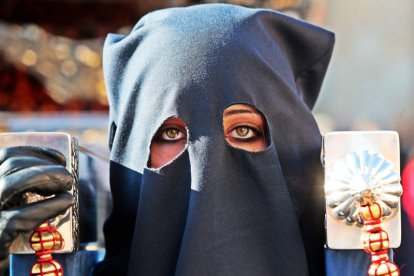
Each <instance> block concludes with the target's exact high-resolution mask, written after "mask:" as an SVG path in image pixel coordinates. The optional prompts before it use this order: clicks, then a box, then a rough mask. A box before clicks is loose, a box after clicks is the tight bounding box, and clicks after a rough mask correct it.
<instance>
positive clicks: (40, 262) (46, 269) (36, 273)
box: [30, 222, 64, 276]
mask: <svg viewBox="0 0 414 276" xmlns="http://www.w3.org/2000/svg"><path fill="white" fill-rule="evenodd" d="M30 247H31V248H32V249H33V250H34V251H36V256H37V260H36V262H35V263H34V265H33V266H32V269H31V271H30V276H63V268H62V265H61V264H60V263H59V262H57V261H55V260H53V257H52V251H53V250H59V249H62V248H63V247H64V240H63V237H62V235H61V234H60V233H59V232H58V231H57V230H56V227H54V226H51V225H49V223H48V222H45V223H43V224H41V225H40V226H39V227H38V228H36V229H35V230H34V231H33V233H32V235H31V237H30Z"/></svg>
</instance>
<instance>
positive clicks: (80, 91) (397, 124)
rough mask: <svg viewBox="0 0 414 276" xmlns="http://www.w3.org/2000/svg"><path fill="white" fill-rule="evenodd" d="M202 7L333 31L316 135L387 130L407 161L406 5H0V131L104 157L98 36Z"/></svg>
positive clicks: (168, 0) (411, 137)
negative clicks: (395, 135) (147, 17)
mask: <svg viewBox="0 0 414 276" xmlns="http://www.w3.org/2000/svg"><path fill="white" fill-rule="evenodd" d="M206 2H227V3H233V4H240V5H245V6H251V7H266V8H270V9H274V10H278V11H281V12H284V13H287V14H289V15H292V16H295V17H297V18H301V19H304V20H307V21H310V22H311V23H314V24H316V25H319V26H322V27H325V28H328V29H330V30H332V31H333V32H335V34H336V46H335V49H334V54H333V58H332V63H331V65H330V67H329V69H328V73H327V77H326V79H325V82H324V84H323V87H322V91H321V94H320V98H319V100H318V102H317V105H316V107H315V109H314V114H315V116H316V118H317V121H318V123H319V125H320V128H321V130H322V131H323V132H326V131H332V130H375V129H383V130H397V131H398V132H399V134H400V139H401V141H400V143H401V168H405V165H406V164H407V163H408V162H409V161H410V160H412V158H413V153H414V150H413V149H414V147H413V145H414V123H413V122H414V108H413V104H414V93H413V92H414V46H413V45H414V16H413V15H414V1H410V0H400V1H387V0H365V1H359V0H347V1H327V0H229V1H211V0H210V1H197V0H153V1H144V0H59V1H58V0H2V1H1V2H0V131H26V130H34V131H66V132H70V133H72V134H74V135H75V136H76V137H78V138H79V140H80V143H81V144H82V145H84V146H87V147H88V148H92V149H94V150H96V151H98V152H99V153H100V154H102V155H104V156H105V155H107V146H106V143H107V138H106V137H107V110H108V102H107V99H106V93H105V85H104V83H103V79H102V72H101V65H102V64H101V50H102V44H103V40H104V38H105V36H106V34H107V33H109V32H117V33H128V31H129V30H130V29H131V27H132V26H133V24H135V23H136V22H137V21H138V19H139V18H140V17H142V16H143V15H144V14H146V13H147V12H149V11H151V10H155V9H160V8H165V7H171V6H186V5H193V4H200V3H206ZM411 167H412V168H413V169H414V166H411ZM413 169H412V170H413ZM403 181H405V182H407V183H408V181H409V180H403ZM410 181H412V182H414V177H411V180H410ZM407 183H404V185H408V184H407ZM413 185H414V184H413ZM406 191H410V189H409V188H406ZM413 194H414V192H413ZM404 196H407V198H408V196H410V195H409V193H407V192H406V193H405V195H404ZM411 197H412V198H413V202H414V196H411ZM410 201H411V200H406V202H410ZM404 207H405V208H406V210H408V211H407V212H405V211H404V212H403V221H404V227H406V228H407V229H411V228H410V227H409V225H410V224H409V221H411V222H412V224H413V225H414V214H412V215H411V216H410V215H409V214H410V212H411V211H410V210H413V209H414V206H413V208H411V207H410V206H409V203H406V205H405V206H404ZM412 213H414V211H413V212H412ZM410 231H411V230H407V231H405V232H403V246H402V248H401V249H400V250H397V251H396V252H397V253H396V255H395V256H396V258H397V260H398V262H400V265H401V266H402V271H403V272H404V273H403V275H414V271H412V270H411V271H410V266H412V264H410V257H409V255H407V254H405V253H404V251H405V250H409V249H408V248H409V247H411V246H412V245H414V243H413V241H412V234H411V233H410ZM407 233H408V234H407ZM411 248H412V247H411ZM407 252H408V251H407ZM411 258H414V257H411ZM411 262H412V263H414V260H413V259H411ZM411 269H412V268H411Z"/></svg>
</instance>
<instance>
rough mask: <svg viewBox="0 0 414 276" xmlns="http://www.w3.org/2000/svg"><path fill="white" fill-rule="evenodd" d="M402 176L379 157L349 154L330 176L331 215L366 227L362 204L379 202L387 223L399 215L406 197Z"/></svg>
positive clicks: (362, 152)
mask: <svg viewBox="0 0 414 276" xmlns="http://www.w3.org/2000/svg"><path fill="white" fill-rule="evenodd" d="M400 181H401V179H400V175H399V173H398V172H396V171H395V169H394V166H393V164H392V162H390V161H389V160H386V159H385V158H384V157H383V156H381V155H380V154H378V153H373V152H368V151H361V152H352V153H350V154H347V155H346V156H345V157H344V158H343V159H340V160H338V161H336V162H335V163H334V166H333V168H332V169H331V170H330V171H328V172H327V174H326V183H325V194H326V204H327V206H328V207H329V208H330V215H332V216H334V217H335V218H337V219H339V220H342V221H344V222H345V223H346V224H349V225H357V226H362V225H363V220H362V218H361V217H360V215H359V208H360V205H361V204H367V203H370V202H374V201H376V202H378V204H380V206H381V208H382V215H383V218H384V219H388V218H391V217H393V215H394V214H395V213H396V212H397V208H398V205H399V202H400V196H401V194H402V186H401V183H400Z"/></svg>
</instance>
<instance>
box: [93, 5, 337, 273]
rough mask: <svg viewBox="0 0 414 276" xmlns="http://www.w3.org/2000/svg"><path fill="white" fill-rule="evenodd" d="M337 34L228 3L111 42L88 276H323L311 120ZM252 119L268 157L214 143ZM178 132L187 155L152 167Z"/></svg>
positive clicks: (152, 18) (178, 13) (164, 19)
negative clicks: (105, 198)
mask: <svg viewBox="0 0 414 276" xmlns="http://www.w3.org/2000/svg"><path fill="white" fill-rule="evenodd" d="M333 42H334V36H333V34H332V33H330V32H328V31H326V30H323V29H321V28H318V27H315V26H312V25H310V24H307V23H305V22H303V21H298V20H295V19H292V18H290V17H287V16H284V15H282V14H280V13H277V12H274V11H270V10H263V9H249V8H243V7H238V6H233V5H225V4H208V5H197V6H192V7H187V8H172V9H166V10H160V11H156V12H153V13H150V14H148V15H146V16H144V17H143V18H142V19H141V20H140V21H139V22H138V23H137V25H136V26H135V27H134V29H133V30H132V31H131V33H130V34H129V35H128V36H120V35H112V34H111V35H109V36H108V38H107V40H106V42H105V47H104V76H105V81H106V86H107V89H108V94H109V101H110V119H111V138H110V140H111V141H110V144H111V171H110V175H111V179H110V180H111V189H112V195H113V211H112V214H111V216H110V217H109V219H108V220H107V222H106V224H105V229H104V232H105V238H106V247H107V253H106V257H105V260H104V261H103V262H102V263H101V264H99V265H98V266H97V267H96V269H95V274H108V273H114V274H116V275H120V274H127V273H128V274H129V275H309V274H310V275H323V274H324V260H323V243H324V227H323V216H324V215H323V214H324V202H323V189H322V183H321V181H320V180H321V179H320V177H321V165H320V164H319V153H320V145H321V137H320V134H319V130H318V127H317V125H316V123H315V121H314V119H313V116H312V114H311V108H312V106H313V104H314V103H315V101H316V97H317V95H318V93H319V89H320V86H321V83H322V80H323V77H324V75H325V72H326V69H327V66H328V63H329V59H330V57H331V53H332V48H333ZM234 104H245V105H249V106H252V107H254V108H255V109H257V110H258V111H260V113H261V114H262V115H263V117H264V119H265V121H266V127H267V132H266V137H267V140H268V143H267V146H266V148H265V149H263V150H261V151H257V152H250V151H246V150H243V149H239V148H235V147H233V146H232V145H230V144H229V143H228V142H227V141H226V139H225V137H224V135H223V121H222V120H223V111H224V110H225V109H226V108H227V107H229V106H231V105H234ZM171 117H178V118H180V119H181V120H183V121H184V122H185V124H186V128H187V130H188V141H187V144H186V147H185V148H184V150H183V151H182V152H181V153H180V154H178V156H177V157H176V158H174V160H172V161H171V162H169V163H168V164H166V165H164V166H162V167H161V168H158V169H152V168H149V167H148V160H149V157H150V154H151V153H150V145H151V141H152V139H153V137H154V135H155V134H156V133H157V130H158V128H159V127H160V126H161V125H162V124H163V122H164V121H165V120H166V119H168V118H171Z"/></svg>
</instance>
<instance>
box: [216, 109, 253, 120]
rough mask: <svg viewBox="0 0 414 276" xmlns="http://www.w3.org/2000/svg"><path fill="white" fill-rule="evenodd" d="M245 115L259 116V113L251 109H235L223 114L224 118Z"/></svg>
mask: <svg viewBox="0 0 414 276" xmlns="http://www.w3.org/2000/svg"><path fill="white" fill-rule="evenodd" d="M245 113H253V114H257V115H259V113H258V112H257V111H255V110H249V109H235V110H230V111H227V112H225V113H224V114H223V117H224V118H226V117H228V116H232V115H235V114H245Z"/></svg>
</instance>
